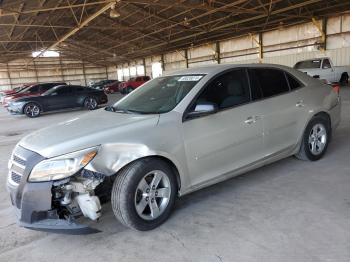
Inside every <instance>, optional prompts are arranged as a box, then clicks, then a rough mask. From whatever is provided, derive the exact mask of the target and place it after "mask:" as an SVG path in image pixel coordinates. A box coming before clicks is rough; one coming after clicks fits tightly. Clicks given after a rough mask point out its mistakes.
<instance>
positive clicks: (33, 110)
mask: <svg viewBox="0 0 350 262" xmlns="http://www.w3.org/2000/svg"><path fill="white" fill-rule="evenodd" d="M40 112H41V110H40V106H39V105H38V104H36V103H28V104H26V105H25V106H24V109H23V113H24V114H25V115H26V116H27V117H30V118H34V117H38V116H39V115H40Z"/></svg>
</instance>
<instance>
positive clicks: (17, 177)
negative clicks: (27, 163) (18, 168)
mask: <svg viewBox="0 0 350 262" xmlns="http://www.w3.org/2000/svg"><path fill="white" fill-rule="evenodd" d="M11 179H12V181H13V182H15V183H16V184H19V183H21V179H22V176H21V175H19V174H17V173H16V172H13V171H11Z"/></svg>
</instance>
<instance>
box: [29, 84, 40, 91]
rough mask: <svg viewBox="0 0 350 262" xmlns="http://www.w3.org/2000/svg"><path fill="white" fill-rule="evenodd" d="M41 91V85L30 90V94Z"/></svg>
mask: <svg viewBox="0 0 350 262" xmlns="http://www.w3.org/2000/svg"><path fill="white" fill-rule="evenodd" d="M39 90H40V85H36V86H32V88H30V89H29V92H30V93H36V92H39Z"/></svg>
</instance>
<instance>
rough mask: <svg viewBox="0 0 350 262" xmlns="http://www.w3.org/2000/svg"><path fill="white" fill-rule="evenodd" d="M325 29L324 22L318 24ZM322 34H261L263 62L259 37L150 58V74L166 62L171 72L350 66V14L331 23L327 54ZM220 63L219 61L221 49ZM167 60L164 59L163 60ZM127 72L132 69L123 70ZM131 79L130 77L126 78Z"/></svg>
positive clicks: (313, 29) (308, 30)
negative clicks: (305, 63) (318, 61)
mask: <svg viewBox="0 0 350 262" xmlns="http://www.w3.org/2000/svg"><path fill="white" fill-rule="evenodd" d="M317 23H318V24H319V27H320V28H322V20H319V21H317ZM321 36H322V34H321V32H320V31H319V29H318V27H317V26H316V25H315V24H314V23H313V22H310V23H305V24H301V25H296V26H290V27H285V26H283V25H281V26H280V28H278V29H276V30H273V31H269V32H265V33H263V34H261V38H262V39H261V40H262V43H263V59H260V58H259V46H258V42H259V35H258V34H252V35H247V36H243V37H238V38H233V39H228V40H223V41H220V42H219V43H209V44H206V45H202V46H196V47H191V48H188V49H187V50H177V51H176V52H171V53H165V54H163V56H153V57H146V58H145V61H146V74H147V75H151V76H152V63H155V62H162V63H163V68H164V70H165V71H167V72H171V71H175V70H177V69H182V68H186V67H197V66H203V65H210V64H216V63H218V60H219V61H220V63H235V64H237V63H259V62H260V60H261V62H264V63H274V64H282V65H287V66H293V65H294V64H295V63H296V62H297V61H300V60H304V59H311V58H316V57H323V56H329V57H331V59H332V60H333V62H334V63H335V65H349V64H350V14H346V15H343V16H338V17H332V18H329V19H328V20H327V43H326V46H327V50H326V51H321V50H319V44H318V43H320V41H321ZM217 44H218V45H219V52H220V59H218V47H217ZM162 57H163V59H162ZM119 67H120V68H122V67H123V68H124V69H125V70H127V67H128V65H127V64H124V65H121V66H119ZM126 78H127V77H126Z"/></svg>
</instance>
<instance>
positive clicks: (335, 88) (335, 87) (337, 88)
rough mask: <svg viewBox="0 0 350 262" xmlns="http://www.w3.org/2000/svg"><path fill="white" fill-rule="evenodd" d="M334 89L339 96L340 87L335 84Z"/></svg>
mask: <svg viewBox="0 0 350 262" xmlns="http://www.w3.org/2000/svg"><path fill="white" fill-rule="evenodd" d="M332 89H333V91H334V92H336V93H337V94H338V95H339V92H340V86H339V85H338V84H333V85H332Z"/></svg>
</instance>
